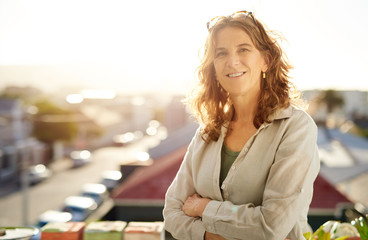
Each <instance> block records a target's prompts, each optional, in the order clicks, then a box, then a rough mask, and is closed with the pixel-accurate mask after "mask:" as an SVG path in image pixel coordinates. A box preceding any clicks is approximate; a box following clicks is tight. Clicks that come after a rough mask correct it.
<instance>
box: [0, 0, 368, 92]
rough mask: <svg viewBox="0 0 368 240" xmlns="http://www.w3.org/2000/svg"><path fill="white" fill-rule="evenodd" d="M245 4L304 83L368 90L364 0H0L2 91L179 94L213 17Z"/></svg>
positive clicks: (191, 76) (366, 6)
mask: <svg viewBox="0 0 368 240" xmlns="http://www.w3.org/2000/svg"><path fill="white" fill-rule="evenodd" d="M238 10H249V11H253V12H254V13H255V16H256V17H257V18H258V19H260V20H262V21H263V22H264V23H265V24H266V25H267V26H268V27H269V28H271V29H273V30H278V31H280V32H281V33H283V35H284V37H285V38H286V39H287V42H285V50H286V53H287V55H288V57H289V59H290V61H291V63H292V64H293V65H294V68H295V70H293V72H292V76H293V78H294V82H295V83H296V85H297V86H298V87H299V88H301V89H312V88H338V89H360V90H368V81H367V80H368V79H367V77H366V76H367V74H366V73H365V70H366V69H367V67H368V58H367V56H366V54H367V53H368V44H367V43H368V30H367V29H368V14H366V12H367V11H368V1H366V0H349V1H347V0H304V1H301V0H300V1H299V0H278V1H276V0H249V1H245V0H236V1H235V0H234V1H231V0H230V1H224V0H221V1H218V0H197V1H176V0H155V1H152V0H136V1H124V0H0V88H2V87H4V86H6V85H8V84H13V85H14V84H18V85H23V86H24V85H31V86H36V87H40V88H42V89H45V90H51V91H54V90H57V89H59V88H60V87H68V88H72V87H87V88H95V87H96V88H113V89H116V90H120V91H140V90H143V91H146V90H158V91H162V92H164V91H176V92H180V91H183V90H186V89H187V87H188V86H189V84H190V83H192V82H193V79H194V78H195V77H196V75H195V73H194V71H195V68H196V66H197V65H198V62H199V60H198V50H199V49H200V47H201V46H202V44H203V42H204V39H205V36H206V34H207V29H206V22H207V21H209V20H210V19H211V18H213V17H215V16H218V15H229V14H232V13H233V12H236V11H238ZM45 64H46V65H49V67H48V68H47V70H44V68H40V67H38V66H36V65H45ZM11 65H29V66H28V67H27V68H14V67H9V66H11ZM54 65H57V66H54Z"/></svg>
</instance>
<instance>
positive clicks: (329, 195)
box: [310, 175, 352, 209]
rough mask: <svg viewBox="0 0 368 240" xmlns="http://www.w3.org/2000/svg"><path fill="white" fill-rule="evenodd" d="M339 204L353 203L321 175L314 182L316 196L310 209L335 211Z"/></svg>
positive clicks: (314, 195)
mask: <svg viewBox="0 0 368 240" xmlns="http://www.w3.org/2000/svg"><path fill="white" fill-rule="evenodd" d="M339 203H352V202H351V201H350V200H349V199H347V198H346V197H345V196H344V195H343V194H342V193H340V192H339V191H337V190H336V188H335V187H334V186H333V185H332V184H330V183H329V182H328V181H327V180H326V179H324V178H323V177H322V176H321V175H318V176H317V179H316V181H315V182H314V194H313V199H312V203H311V205H310V208H317V209H335V208H336V207H337V205H338V204H339Z"/></svg>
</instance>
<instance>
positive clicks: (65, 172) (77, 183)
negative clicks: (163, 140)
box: [0, 136, 159, 226]
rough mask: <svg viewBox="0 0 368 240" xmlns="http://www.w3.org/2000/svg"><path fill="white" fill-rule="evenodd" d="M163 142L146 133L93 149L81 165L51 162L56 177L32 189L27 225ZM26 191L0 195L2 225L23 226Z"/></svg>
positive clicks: (69, 162) (65, 161) (67, 162)
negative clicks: (133, 140) (104, 173)
mask: <svg viewBox="0 0 368 240" xmlns="http://www.w3.org/2000/svg"><path fill="white" fill-rule="evenodd" d="M158 143H159V140H157V139H156V138H155V137H150V136H145V137H143V138H142V139H141V140H140V141H139V142H136V143H132V144H131V145H128V146H126V147H105V148H101V149H98V150H96V151H94V152H93V156H92V162H91V163H89V164H88V165H85V166H82V167H80V168H75V169H73V168H71V160H70V159H63V160H57V161H56V162H55V163H53V164H51V165H50V168H51V169H53V171H54V174H53V176H52V177H51V178H50V179H48V180H47V181H45V182H42V183H40V184H38V185H35V186H32V187H30V188H29V190H28V194H26V195H27V196H28V198H27V199H28V201H27V202H28V204H27V206H28V209H29V211H28V214H27V216H28V217H27V218H28V220H27V219H26V222H28V224H26V225H33V224H35V223H36V222H37V219H38V216H39V215H40V214H41V213H43V212H44V211H46V210H51V209H55V210H58V209H60V208H61V207H62V205H63V201H64V199H65V198H66V197H68V196H71V195H77V194H79V192H80V190H81V187H82V185H83V184H85V183H98V182H100V180H101V172H102V171H104V170H119V166H120V164H121V163H124V162H129V161H132V160H133V159H134V157H135V155H136V154H137V153H139V152H142V151H148V149H149V148H151V147H154V146H155V145H157V144H158ZM24 196H25V194H23V192H22V191H15V192H13V193H11V194H8V195H6V196H3V197H1V198H0V226H23V225H24V219H23V218H24V216H25V215H24V213H23V212H24V211H23V209H24V207H23V205H24V204H23V200H24V199H25V198H24Z"/></svg>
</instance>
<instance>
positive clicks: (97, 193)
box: [81, 183, 108, 206]
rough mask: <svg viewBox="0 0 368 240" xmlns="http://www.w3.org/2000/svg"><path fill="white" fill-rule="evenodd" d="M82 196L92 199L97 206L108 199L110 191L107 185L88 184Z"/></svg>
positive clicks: (84, 187) (84, 186)
mask: <svg viewBox="0 0 368 240" xmlns="http://www.w3.org/2000/svg"><path fill="white" fill-rule="evenodd" d="M81 195H82V196H84V197H90V198H93V200H95V202H96V204H97V206H99V205H101V203H102V202H103V201H104V200H105V199H106V198H107V197H108V191H107V188H106V186H105V185H103V184H99V183H86V184H84V185H83V187H82V194H81Z"/></svg>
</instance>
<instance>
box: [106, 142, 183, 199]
mask: <svg viewBox="0 0 368 240" xmlns="http://www.w3.org/2000/svg"><path fill="white" fill-rule="evenodd" d="M187 148H188V145H185V146H183V147H181V148H179V149H177V150H175V151H173V152H171V153H169V154H167V155H165V156H163V157H161V158H159V159H156V160H154V163H153V164H152V165H151V166H147V167H139V168H137V169H136V170H135V171H134V172H133V173H132V174H131V175H130V176H129V177H128V178H127V179H126V180H125V181H124V182H123V183H122V184H121V185H120V186H119V187H118V188H117V189H115V190H114V191H113V193H112V198H113V199H114V200H122V199H147V200H152V199H157V200H162V201H163V200H164V199H165V193H166V190H167V188H168V187H169V186H170V184H171V182H172V181H173V180H174V178H175V175H176V173H177V171H178V170H179V167H180V165H181V162H182V161H183V158H184V155H185V152H186V150H187Z"/></svg>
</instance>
